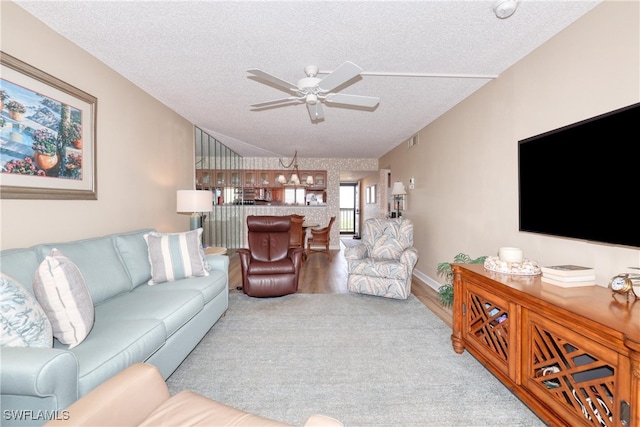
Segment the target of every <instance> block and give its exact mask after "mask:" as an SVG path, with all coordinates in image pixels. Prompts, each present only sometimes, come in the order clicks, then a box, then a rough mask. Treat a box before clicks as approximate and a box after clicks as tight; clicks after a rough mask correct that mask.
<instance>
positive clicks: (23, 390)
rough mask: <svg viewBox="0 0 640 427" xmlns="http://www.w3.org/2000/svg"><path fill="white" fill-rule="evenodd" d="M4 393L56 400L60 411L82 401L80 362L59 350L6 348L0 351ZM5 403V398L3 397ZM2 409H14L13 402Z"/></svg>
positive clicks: (0, 390)
mask: <svg viewBox="0 0 640 427" xmlns="http://www.w3.org/2000/svg"><path fill="white" fill-rule="evenodd" d="M0 357H1V358H2V364H0V392H1V393H2V395H3V396H5V395H7V396H26V397H29V396H31V397H34V398H44V397H53V398H54V401H55V402H56V405H57V408H56V409H63V408H65V407H66V406H68V405H70V404H71V403H72V402H74V401H75V400H76V399H78V360H77V359H76V356H75V355H74V354H73V353H71V352H70V351H67V350H63V349H56V348H31V347H3V348H2V350H0ZM3 400H5V399H4V397H3ZM7 400H8V401H9V403H8V404H7V403H6V402H4V403H3V405H2V409H3V410H9V409H11V408H10V407H8V406H10V405H11V403H10V402H11V400H10V399H7Z"/></svg>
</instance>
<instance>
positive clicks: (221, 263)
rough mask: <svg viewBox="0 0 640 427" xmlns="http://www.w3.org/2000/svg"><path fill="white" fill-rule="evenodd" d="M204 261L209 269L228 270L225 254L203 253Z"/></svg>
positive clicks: (227, 260)
mask: <svg viewBox="0 0 640 427" xmlns="http://www.w3.org/2000/svg"><path fill="white" fill-rule="evenodd" d="M205 261H207V264H209V267H211V270H219V271H225V272H228V271H229V256H227V255H205Z"/></svg>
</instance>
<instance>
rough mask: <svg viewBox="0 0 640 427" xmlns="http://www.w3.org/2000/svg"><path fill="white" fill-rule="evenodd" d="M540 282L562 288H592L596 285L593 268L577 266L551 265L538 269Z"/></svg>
mask: <svg viewBox="0 0 640 427" xmlns="http://www.w3.org/2000/svg"><path fill="white" fill-rule="evenodd" d="M540 270H541V271H542V281H543V282H546V283H551V284H552V285H556V286H562V287H564V288H573V287H578V286H593V285H595V284H596V272H595V270H594V269H593V268H589V267H582V266H579V265H552V266H549V267H540Z"/></svg>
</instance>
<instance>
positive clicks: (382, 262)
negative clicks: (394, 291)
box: [348, 258, 409, 280]
mask: <svg viewBox="0 0 640 427" xmlns="http://www.w3.org/2000/svg"><path fill="white" fill-rule="evenodd" d="M348 271H349V275H352V274H355V275H363V276H371V277H379V278H388V279H398V280H406V279H407V277H408V276H409V272H408V271H407V266H406V265H405V264H403V263H401V262H400V261H394V260H388V259H375V258H364V259H356V260H351V261H349V264H348Z"/></svg>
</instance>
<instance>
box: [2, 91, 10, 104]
mask: <svg viewBox="0 0 640 427" xmlns="http://www.w3.org/2000/svg"><path fill="white" fill-rule="evenodd" d="M7 99H9V94H8V93H7V91H6V90H0V101H2V102H4V101H6V100H7Z"/></svg>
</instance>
